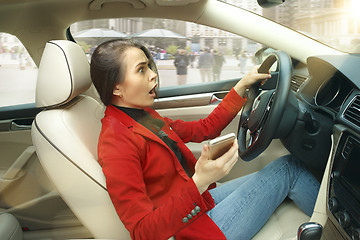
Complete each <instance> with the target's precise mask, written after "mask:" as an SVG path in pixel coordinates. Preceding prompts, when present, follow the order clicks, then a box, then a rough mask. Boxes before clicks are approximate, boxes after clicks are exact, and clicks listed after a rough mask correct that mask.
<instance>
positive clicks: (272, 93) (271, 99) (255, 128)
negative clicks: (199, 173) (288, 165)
mask: <svg viewBox="0 0 360 240" xmlns="http://www.w3.org/2000/svg"><path fill="white" fill-rule="evenodd" d="M276 61H277V63H278V74H277V83H276V87H275V89H274V90H269V91H261V85H260V83H257V84H254V85H253V86H251V88H250V89H249V92H248V95H247V101H246V103H245V105H244V107H243V111H242V113H241V116H240V122H239V127H238V143H239V156H240V157H241V158H242V159H243V160H245V161H250V160H252V159H254V158H256V157H257V156H258V155H260V154H261V153H262V152H263V151H264V150H265V149H266V148H267V147H268V146H269V144H270V143H271V141H272V139H274V138H276V131H277V129H278V127H279V125H280V121H281V119H282V116H283V114H284V111H285V107H286V105H287V101H288V96H289V92H290V86H291V75H292V63H291V59H290V57H289V55H288V54H286V53H285V52H283V51H276V52H272V53H270V55H269V56H268V57H267V58H266V59H265V60H264V61H263V63H262V64H261V65H260V67H259V70H258V72H259V73H269V70H270V67H271V66H272V65H273V64H274V63H275V62H276ZM273 77H274V76H273Z"/></svg>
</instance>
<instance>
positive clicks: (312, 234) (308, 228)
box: [297, 222, 322, 240]
mask: <svg viewBox="0 0 360 240" xmlns="http://www.w3.org/2000/svg"><path fill="white" fill-rule="evenodd" d="M321 234H322V226H321V225H320V224H319V223H316V222H307V223H303V224H301V225H300V227H299V229H298V234H297V239H298V240H320V238H321Z"/></svg>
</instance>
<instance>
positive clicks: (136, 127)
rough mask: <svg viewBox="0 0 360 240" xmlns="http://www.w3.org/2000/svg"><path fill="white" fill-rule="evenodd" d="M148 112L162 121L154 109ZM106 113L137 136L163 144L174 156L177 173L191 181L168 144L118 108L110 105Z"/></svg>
mask: <svg viewBox="0 0 360 240" xmlns="http://www.w3.org/2000/svg"><path fill="white" fill-rule="evenodd" d="M145 110H146V111H148V112H149V113H150V114H151V116H152V117H154V118H158V119H161V116H160V115H159V114H158V113H157V112H156V111H154V110H153V109H150V108H147V109H145ZM106 112H108V113H109V115H112V116H115V117H116V118H117V119H118V120H119V121H120V122H122V123H123V124H124V125H125V126H126V127H127V128H129V129H131V128H132V129H133V131H134V132H135V133H137V134H140V135H142V136H143V137H145V138H148V139H150V140H152V141H155V142H157V143H159V144H161V145H162V146H163V147H164V148H165V149H167V151H169V152H170V153H171V155H172V160H173V163H174V166H175V168H176V170H177V172H178V173H179V174H180V175H181V176H182V177H183V178H185V179H189V177H188V176H187V174H186V172H185V171H184V169H183V168H182V166H181V164H180V162H179V160H178V159H177V157H176V156H175V153H174V152H173V151H172V150H171V149H170V148H169V147H168V145H166V143H165V142H164V141H163V140H161V139H160V138H159V137H158V136H156V135H155V134H154V133H153V132H151V131H150V130H149V129H147V128H146V127H144V126H143V125H141V124H140V123H138V122H136V121H135V120H134V119H132V118H131V117H130V116H129V115H127V114H126V113H124V112H123V111H121V110H119V109H117V108H116V107H114V106H112V105H109V106H107V108H106Z"/></svg>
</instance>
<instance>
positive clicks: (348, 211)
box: [292, 55, 360, 239]
mask: <svg viewBox="0 0 360 240" xmlns="http://www.w3.org/2000/svg"><path fill="white" fill-rule="evenodd" d="M292 79H293V84H292V85H293V86H294V87H293V90H294V88H295V91H296V94H297V97H298V99H300V100H301V101H300V102H306V105H307V106H309V107H310V108H312V109H313V110H314V112H317V113H319V114H321V115H323V116H326V117H325V118H327V119H329V120H330V121H332V123H333V124H332V130H331V131H332V133H331V134H332V136H333V151H332V152H331V153H330V158H329V161H330V163H327V164H330V165H329V166H330V168H329V172H325V174H328V176H326V177H327V185H326V191H327V194H326V205H327V206H326V212H327V216H328V217H329V220H330V221H331V225H332V226H333V230H335V231H336V232H337V234H340V235H339V236H341V238H344V239H360V56H358V55H337V56H317V57H310V58H308V61H307V65H305V64H301V63H299V64H297V65H295V67H294V71H293V78H292ZM299 81H300V82H299ZM319 124H320V125H321V124H322V123H319ZM323 179H325V178H323ZM323 237H324V236H323ZM330 239H336V237H335V238H334V236H331V238H330Z"/></svg>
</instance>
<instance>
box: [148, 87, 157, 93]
mask: <svg viewBox="0 0 360 240" xmlns="http://www.w3.org/2000/svg"><path fill="white" fill-rule="evenodd" d="M156 86H157V85H155V86H154V87H153V88H152V89H151V90H150V91H149V94H155V88H156Z"/></svg>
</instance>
